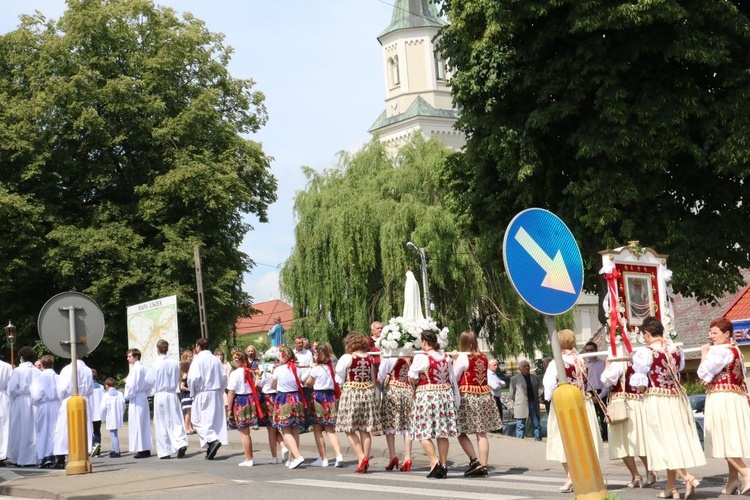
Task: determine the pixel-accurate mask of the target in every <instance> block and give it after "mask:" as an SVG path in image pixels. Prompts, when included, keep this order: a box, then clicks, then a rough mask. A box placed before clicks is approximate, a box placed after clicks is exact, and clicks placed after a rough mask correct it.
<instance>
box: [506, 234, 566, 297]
mask: <svg viewBox="0 0 750 500" xmlns="http://www.w3.org/2000/svg"><path fill="white" fill-rule="evenodd" d="M516 241H517V242H518V244H519V245H521V248H523V249H524V250H526V253H528V254H529V255H530V256H531V258H532V259H534V262H536V263H537V264H539V267H541V268H542V270H543V271H544V272H545V273H547V274H546V275H545V276H544V280H543V281H542V286H543V287H545V288H551V289H552V290H557V291H559V292H567V293H576V289H575V287H573V282H572V281H571V280H570V273H568V268H567V267H565V260H564V259H563V256H562V253H560V250H558V251H557V253H556V254H555V258H554V259H550V257H549V255H547V253H546V252H545V251H544V250H543V249H542V247H540V246H539V244H538V243H537V242H536V241H534V238H532V237H531V235H530V234H529V233H527V232H526V230H525V229H524V228H522V227H521V228H519V229H518V232H517V233H516Z"/></svg>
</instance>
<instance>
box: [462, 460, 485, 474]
mask: <svg viewBox="0 0 750 500" xmlns="http://www.w3.org/2000/svg"><path fill="white" fill-rule="evenodd" d="M481 466H482V464H481V463H479V460H477V459H476V458H472V459H471V461H470V462H469V468H468V469H466V471H465V472H464V476H473V475H474V473H475V472H476V471H477V469H479V468H480V467H481Z"/></svg>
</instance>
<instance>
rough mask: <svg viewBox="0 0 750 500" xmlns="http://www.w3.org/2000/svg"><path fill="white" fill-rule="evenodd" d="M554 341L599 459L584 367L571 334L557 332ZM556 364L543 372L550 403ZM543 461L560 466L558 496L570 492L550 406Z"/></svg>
mask: <svg viewBox="0 0 750 500" xmlns="http://www.w3.org/2000/svg"><path fill="white" fill-rule="evenodd" d="M557 338H558V340H559V341H560V349H561V350H562V358H563V363H565V376H566V378H567V379H568V382H569V383H571V384H573V385H574V386H576V387H577V388H578V389H579V390H580V391H581V394H582V395H583V399H584V402H585V403H584V404H585V406H586V417H587V421H588V424H589V432H591V438H592V440H593V442H594V449H596V456H597V457H601V456H602V437H601V434H599V422H598V420H597V419H596V411H595V410H594V402H593V401H592V398H591V395H590V394H588V393H587V392H586V369H587V368H586V363H585V362H584V361H583V358H581V357H580V356H579V355H578V351H577V350H576V336H575V333H573V331H572V330H560V331H559V332H557ZM557 379H558V377H557V364H556V363H550V364H549V366H547V371H546V372H544V379H543V380H542V385H544V399H546V400H549V401H551V400H552V393H553V392H554V391H555V389H557V384H558V381H557ZM547 460H551V461H556V462H560V463H561V464H562V466H563V469H565V483H564V484H563V485H562V486H561V487H560V493H571V492H572V491H573V480H572V479H571V477H570V469H569V467H568V457H566V456H565V448H564V447H563V442H562V434H561V433H560V425H559V424H558V423H557V414H556V413H555V408H554V406H550V412H549V417H548V420H547Z"/></svg>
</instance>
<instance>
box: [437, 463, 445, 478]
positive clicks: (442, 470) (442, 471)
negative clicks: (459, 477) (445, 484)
mask: <svg viewBox="0 0 750 500" xmlns="http://www.w3.org/2000/svg"><path fill="white" fill-rule="evenodd" d="M446 477H448V467H447V466H445V465H442V464H441V465H440V470H439V471H438V472H437V473H436V474H435V479H445V478H446Z"/></svg>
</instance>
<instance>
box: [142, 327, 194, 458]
mask: <svg viewBox="0 0 750 500" xmlns="http://www.w3.org/2000/svg"><path fill="white" fill-rule="evenodd" d="M156 350H157V352H158V354H159V356H158V358H157V359H156V361H154V364H153V365H152V366H151V369H150V370H149V371H148V374H147V376H146V377H147V379H148V383H149V385H151V386H152V387H153V388H154V432H155V434H156V453H157V454H158V455H159V458H161V459H167V458H170V455H172V454H173V453H177V458H182V457H184V456H185V452H186V451H187V447H188V438H187V433H186V432H185V422H184V421H183V419H182V409H181V406H180V398H178V397H177V387H178V385H179V383H180V364H179V363H178V362H177V361H175V360H174V359H171V358H170V357H169V354H168V352H169V342H167V341H166V340H163V339H162V340H160V341H159V342H157V343H156Z"/></svg>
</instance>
